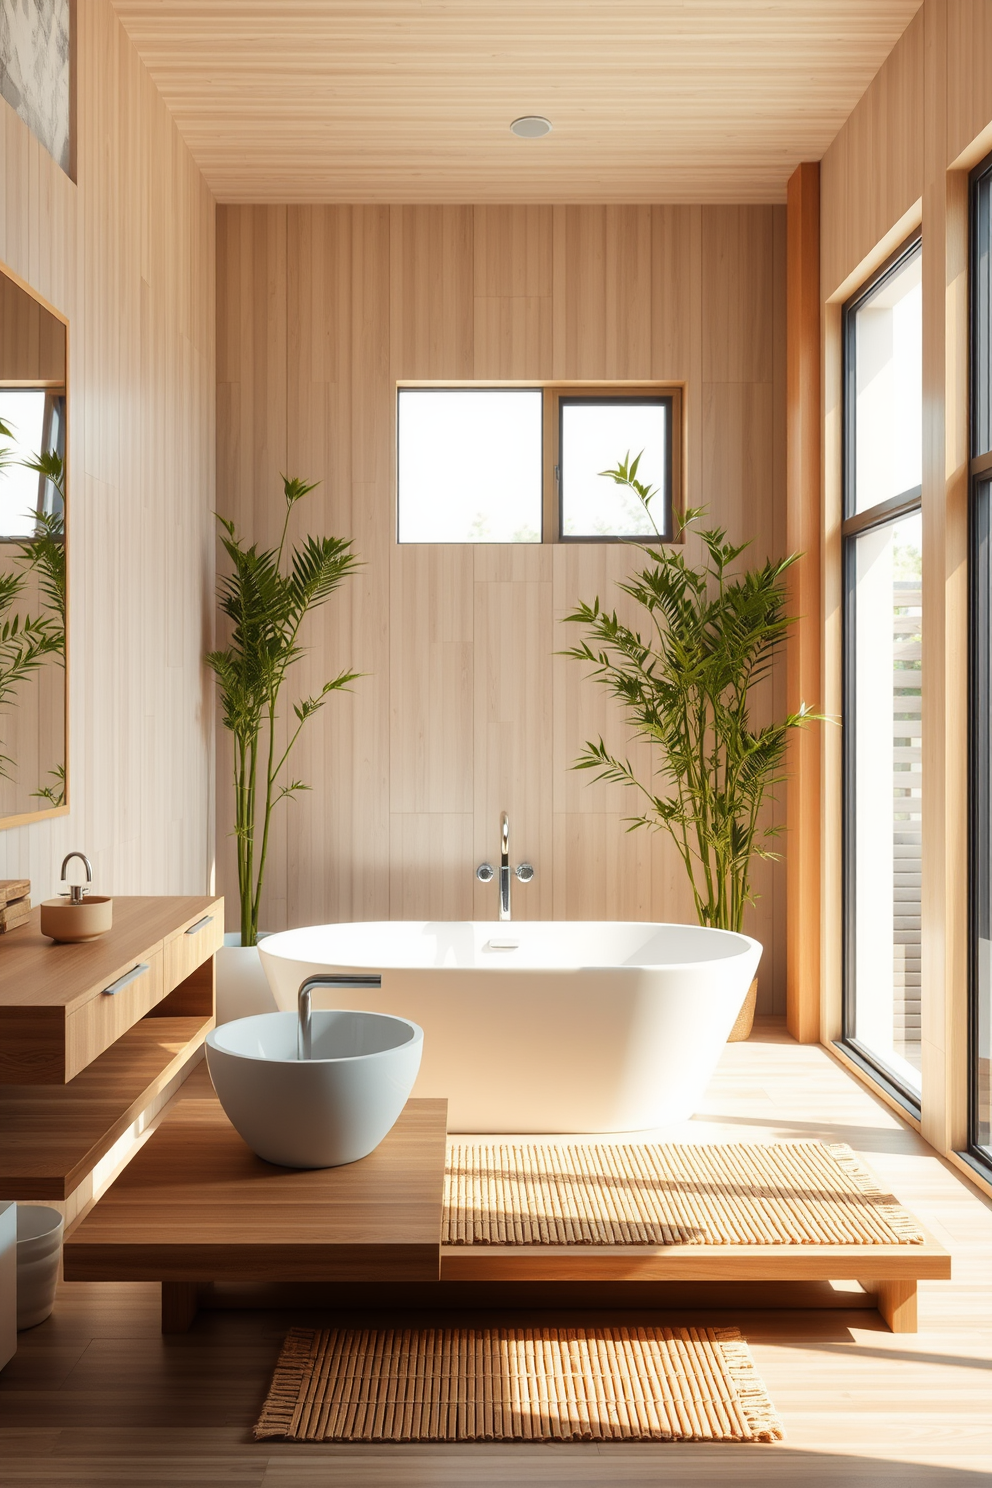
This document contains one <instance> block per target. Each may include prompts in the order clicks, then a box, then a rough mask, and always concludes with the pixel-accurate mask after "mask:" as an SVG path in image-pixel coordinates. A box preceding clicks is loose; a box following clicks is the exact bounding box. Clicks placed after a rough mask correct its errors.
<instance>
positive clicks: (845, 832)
mask: <svg viewBox="0 0 992 1488" xmlns="http://www.w3.org/2000/svg"><path fill="white" fill-rule="evenodd" d="M922 241H923V240H922V233H921V232H920V231H919V230H917V231H916V232H914V233H913V234H912V236H911V237H909V238H907V239H906V240H905V242H903V243H901V244H900V246H899V247H898V248H897V249H896V250H895V252H894V253H892V254H891V255H890V256H889V257H888V258H887V259H886V260H885V262H884V263H883V264H882V265H881V266H880V267H879V268H878V269H877V270H876V271H875V273H874V274H872V276H871V277H870V278H869V279H867V280H866V281H865V283H864V284H862V285H861V286H860V288H859V289H858V290H857V291H856V293H855V294H853V295H852V296H851V298H850V299H849V300H847V301H846V303H845V304H844V306H843V311H842V323H841V344H842V354H843V373H842V378H843V381H842V389H843V408H842V419H841V441H842V459H841V470H842V508H841V509H842V512H843V520H842V523H841V574H842V592H843V600H842V612H841V615H842V621H841V623H842V647H841V654H842V662H841V666H842V683H841V698H842V702H841V707H842V710H843V715H842V716H843V740H842V746H841V759H842V765H841V770H842V787H841V799H842V805H841V837H842V848H841V880H842V883H841V904H842V916H841V918H842V934H843V947H842V957H841V989H842V990H841V1037H840V1039H839V1040H838V1041H837V1046H838V1047H839V1048H841V1049H842V1050H843V1052H844V1053H845V1055H846V1056H847V1057H848V1058H849V1059H851V1060H853V1062H854V1063H855V1064H857V1065H858V1066H859V1068H861V1069H862V1070H863V1071H864V1072H865V1073H866V1074H867V1075H869V1076H870V1078H871V1079H872V1080H873V1081H874V1082H875V1084H877V1085H878V1086H879V1087H880V1088H881V1089H882V1090H884V1091H885V1093H886V1094H887V1095H888V1096H889V1097H890V1098H891V1099H893V1100H895V1101H896V1102H898V1104H899V1105H901V1106H902V1107H903V1109H904V1110H905V1111H906V1112H907V1113H908V1114H909V1115H911V1116H913V1117H914V1118H915V1119H916V1120H919V1119H920V1115H921V1101H920V1096H919V1095H918V1094H917V1092H916V1091H915V1090H911V1089H909V1088H908V1087H907V1086H905V1085H903V1084H902V1082H901V1081H900V1080H899V1078H898V1076H897V1075H896V1073H895V1072H894V1071H893V1070H891V1069H889V1068H888V1067H887V1066H886V1065H885V1064H884V1063H883V1062H882V1061H881V1060H880V1059H879V1058H878V1057H877V1055H876V1054H875V1053H874V1052H873V1051H872V1050H871V1049H869V1048H868V1047H867V1045H865V1044H861V1043H859V1041H858V1039H857V1037H856V1035H855V1028H856V1016H857V978H856V957H857V939H856V932H857V926H856V917H855V903H856V901H855V893H856V887H857V886H856V807H857V795H856V782H855V752H856V739H857V718H856V709H855V694H856V687H855V662H856V641H857V632H856V609H857V605H856V588H857V565H856V552H857V540H858V538H859V537H861V536H862V535H863V534H864V533H866V532H868V531H871V530H873V529H875V528H879V527H886V526H888V525H890V523H893V522H896V521H898V520H899V519H900V518H904V517H908V516H912V515H914V514H915V513H916V512H918V511H921V510H922V507H923V487H922V485H918V486H911V487H909V488H908V489H907V490H905V491H901V492H899V493H898V494H897V495H895V496H891V497H888V498H886V500H884V501H880V502H878V503H877V504H876V505H875V506H872V507H868V508H866V509H865V510H864V511H860V512H858V511H856V510H855V506H856V502H857V488H856V480H857V428H856V416H857V401H856V391H857V363H856V355H855V353H856V316H857V312H858V310H859V309H860V308H861V306H862V305H863V304H865V302H866V301H867V300H869V299H871V297H872V295H873V294H874V293H875V292H876V291H877V290H878V288H879V286H880V285H882V284H883V283H885V281H886V280H888V279H891V278H892V277H894V275H895V274H897V273H898V272H899V271H900V270H901V269H902V268H903V267H904V266H905V265H906V263H907V262H908V261H909V260H910V259H911V258H912V257H913V256H914V255H916V254H919V253H922Z"/></svg>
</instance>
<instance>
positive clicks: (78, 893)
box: [59, 852, 93, 904]
mask: <svg viewBox="0 0 992 1488" xmlns="http://www.w3.org/2000/svg"><path fill="white" fill-rule="evenodd" d="M73 858H79V859H80V861H81V862H82V865H83V867H84V868H85V869H86V884H85V885H83V884H69V902H70V904H82V902H83V895H84V894H85V893H86V892H87V889H88V887H89V885H90V884H91V883H92V882H93V868H92V866H91V864H90V860H89V858H88V857H87V856H86V854H85V853H81V852H71V853H66V855H65V857H64V858H63V859H62V867H61V870H60V872H59V879H60V881H61V882H62V883H69V880H68V879H67V878H66V876H65V870H66V869H67V868H68V866H69V864H70V863H71V862H72V860H73ZM62 897H63V898H64V897H65V895H63V896H62Z"/></svg>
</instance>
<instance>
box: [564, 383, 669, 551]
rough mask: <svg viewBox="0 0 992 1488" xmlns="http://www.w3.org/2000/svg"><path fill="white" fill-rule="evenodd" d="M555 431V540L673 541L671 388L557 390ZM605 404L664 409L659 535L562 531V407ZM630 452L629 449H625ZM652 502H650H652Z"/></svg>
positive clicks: (587, 541) (589, 541)
mask: <svg viewBox="0 0 992 1488" xmlns="http://www.w3.org/2000/svg"><path fill="white" fill-rule="evenodd" d="M557 403H558V430H557V440H558V443H557V447H556V451H555V483H556V486H557V489H558V533H557V541H558V542H560V543H621V542H625V543H630V542H633V543H642V542H656V541H660V542H664V543H671V542H674V541H675V540H676V533H675V499H674V490H673V484H672V481H673V473H674V468H675V462H674V455H673V450H674V445H675V440H676V431H675V415H676V399H675V394H674V392H673V391H671V390H666V391H664V392H660V391H659V392H658V393H623V392H618V393H610V392H607V391H603V392H595V393H583V392H575V393H570V392H558V393H557ZM607 403H622V404H625V405H627V406H636V405H644V404H649V405H656V404H657V405H661V406H663V407H664V408H665V411H666V419H665V427H666V430H667V439H666V447H665V462H664V463H665V477H664V479H665V489H664V491H663V493H662V496H663V520H662V528H661V537H660V538H655V537H652V536H650V535H649V534H647V533H644V532H609V533H598V532H597V533H566V531H565V481H564V464H565V409H566V407H571V406H573V405H583V404H584V405H586V406H587V407H593V406H594V407H600V408H601V407H603V406H604V405H605V404H607ZM629 453H633V451H629ZM652 505H653V503H652Z"/></svg>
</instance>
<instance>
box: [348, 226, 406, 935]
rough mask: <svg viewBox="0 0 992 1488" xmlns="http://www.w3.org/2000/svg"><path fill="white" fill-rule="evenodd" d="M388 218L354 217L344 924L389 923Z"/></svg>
mask: <svg viewBox="0 0 992 1488" xmlns="http://www.w3.org/2000/svg"><path fill="white" fill-rule="evenodd" d="M390 217H391V211H390V208H388V207H362V208H360V209H359V208H355V209H354V211H353V214H352V245H351V261H352V295H353V303H352V317H351V379H352V411H351V448H352V461H351V478H352V498H351V499H352V512H353V514H354V525H353V530H352V536H353V537H354V541H355V547H356V550H357V551H358V553H359V554H360V556H361V558H362V560H363V562H364V564H365V567H364V568H363V570H362V573H361V577H360V578H359V579H358V580H357V582H356V583H355V585H354V588H353V591H352V603H353V605H354V632H353V636H354V643H355V645H354V652H353V661H354V669H355V670H356V671H360V672H362V673H364V674H365V675H363V677H362V679H361V681H359V682H356V683H355V684H354V695H353V696H354V702H353V708H352V715H351V716H352V740H353V743H352V748H353V758H354V760H355V774H354V776H353V777H351V778H349V777H348V776H341V777H339V784H338V797H337V798H338V800H339V802H340V803H341V809H342V815H344V816H345V817H346V818H347V816H348V815H349V814H350V819H351V838H350V842H349V843H348V845H347V848H346V850H345V851H344V852H343V853H342V856H341V858H340V859H339V860H337V862H336V863H335V874H336V879H337V883H338V885H339V890H338V903H339V904H340V905H341V910H340V913H341V917H342V918H348V919H355V920H373V919H388V918H389V914H390V908H389V892H390V890H389V882H390V871H389V841H390V822H389V790H390V774H389V771H390V737H389V736H390V711H389V656H390V646H391V628H390V611H389V583H390V567H389V554H390V552H391V549H392V547H393V546H394V545H395V538H396V515H395V507H394V501H393V491H394V487H395V480H396V436H395V428H396V424H395V420H396V414H395V401H394V400H395V388H394V385H393V381H392V375H393V374H392V369H391V365H390V355H391V352H390V340H391V314H390V292H391V290H390V247H389V244H390ZM345 798H347V799H346V800H345ZM349 806H350V812H349V811H348V807H349Z"/></svg>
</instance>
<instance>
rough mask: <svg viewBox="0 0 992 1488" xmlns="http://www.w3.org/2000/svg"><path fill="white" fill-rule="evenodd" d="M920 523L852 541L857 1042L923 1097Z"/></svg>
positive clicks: (906, 522)
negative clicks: (921, 1050)
mask: <svg viewBox="0 0 992 1488" xmlns="http://www.w3.org/2000/svg"><path fill="white" fill-rule="evenodd" d="M922 537H923V533H922V518H921V517H920V515H919V513H917V514H915V515H913V516H911V517H906V518H904V519H903V520H901V521H898V522H892V523H889V524H888V525H887V526H884V527H880V528H873V529H871V530H869V531H868V532H865V533H863V534H861V535H860V536H859V537H857V538H856V539H854V540H853V541H854V573H853V575H852V578H853V583H854V586H855V592H854V605H855V622H854V658H853V660H854V678H853V682H854V697H853V703H854V728H855V737H854V741H853V745H854V747H853V759H851V761H850V763H851V765H852V766H853V794H854V802H853V805H854V821H853V831H854V865H853V867H854V903H853V906H850V907H853V911H854V927H853V930H854V951H855V954H854V989H853V990H854V1009H853V1011H854V1030H853V1032H854V1037H855V1038H856V1040H857V1042H858V1043H859V1044H861V1045H862V1046H863V1047H864V1048H865V1049H866V1050H867V1051H868V1052H869V1053H870V1054H871V1055H872V1056H873V1057H874V1058H875V1059H877V1060H878V1062H879V1063H880V1064H882V1065H884V1066H885V1067H886V1068H887V1069H889V1070H890V1071H891V1072H892V1073H893V1074H894V1075H895V1076H896V1078H897V1080H898V1081H899V1083H900V1084H901V1085H903V1086H904V1087H905V1088H906V1089H908V1090H909V1091H911V1092H915V1093H917V1094H918V1093H919V1090H920V875H921V861H920V857H921V840H922V839H921V826H922V817H921V812H922V799H923V789H922V787H923V778H922V764H921V759H922V755H921V743H922V740H921V736H920V735H921V705H922V684H923V676H922V671H921V660H920V658H921V623H922V614H923V610H922V588H921V583H922Z"/></svg>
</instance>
